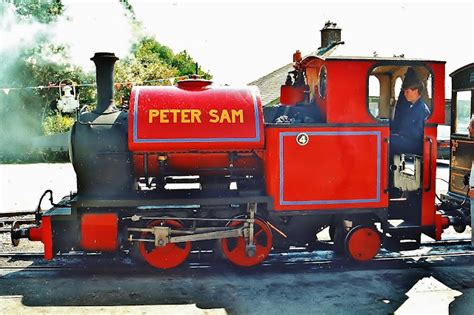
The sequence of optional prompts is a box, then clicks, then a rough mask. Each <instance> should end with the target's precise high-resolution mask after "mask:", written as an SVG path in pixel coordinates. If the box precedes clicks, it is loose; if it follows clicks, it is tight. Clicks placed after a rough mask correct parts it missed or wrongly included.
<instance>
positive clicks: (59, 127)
mask: <svg viewBox="0 0 474 315" xmlns="http://www.w3.org/2000/svg"><path fill="white" fill-rule="evenodd" d="M73 124H74V118H73V117H70V116H65V115H61V113H59V112H58V111H56V113H55V114H54V115H51V116H48V117H46V118H45V119H44V120H43V130H44V134H45V135H52V134H55V133H62V132H66V131H68V130H69V129H71V127H72V125H73Z"/></svg>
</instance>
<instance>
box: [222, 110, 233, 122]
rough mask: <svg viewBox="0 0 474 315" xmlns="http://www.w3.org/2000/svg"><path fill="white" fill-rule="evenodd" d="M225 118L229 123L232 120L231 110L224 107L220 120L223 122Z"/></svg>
mask: <svg viewBox="0 0 474 315" xmlns="http://www.w3.org/2000/svg"><path fill="white" fill-rule="evenodd" d="M224 120H225V121H226V122H228V123H230V122H232V121H231V119H230V115H229V112H228V111H227V109H224V110H223V111H222V114H221V120H220V121H219V122H220V123H221V124H222V123H223V122H224Z"/></svg>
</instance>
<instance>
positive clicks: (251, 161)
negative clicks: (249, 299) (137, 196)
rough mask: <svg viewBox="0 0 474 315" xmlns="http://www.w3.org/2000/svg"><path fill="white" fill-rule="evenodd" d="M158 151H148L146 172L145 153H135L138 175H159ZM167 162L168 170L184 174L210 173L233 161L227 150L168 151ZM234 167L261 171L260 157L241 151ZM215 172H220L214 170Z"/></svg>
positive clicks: (134, 163)
mask: <svg viewBox="0 0 474 315" xmlns="http://www.w3.org/2000/svg"><path fill="white" fill-rule="evenodd" d="M159 156H160V154H158V153H147V160H148V168H147V169H146V171H147V172H146V174H145V155H144V154H138V153H137V154H134V155H133V166H134V170H135V175H136V176H138V177H144V176H158V175H159V174H160V167H159V161H158V158H159ZM162 156H163V155H162ZM166 164H167V168H168V170H173V171H174V172H175V173H176V174H183V175H203V174H207V175H209V174H210V172H209V170H210V169H224V168H229V166H230V164H231V161H230V157H229V154H228V153H227V152H216V153H211V152H193V153H189V152H187V153H179V152H175V153H167V154H166ZM232 164H233V167H234V168H241V169H246V174H247V175H254V174H256V173H257V172H259V168H258V164H259V163H258V159H256V158H255V155H254V154H253V152H239V153H238V158H237V159H236V160H235V161H234V162H233V163H232ZM213 174H218V172H216V171H214V172H213Z"/></svg>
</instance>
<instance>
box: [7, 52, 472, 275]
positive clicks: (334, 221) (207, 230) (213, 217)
mask: <svg viewBox="0 0 474 315" xmlns="http://www.w3.org/2000/svg"><path fill="white" fill-rule="evenodd" d="M92 60H93V61H94V62H95V63H96V66H97V89H98V91H97V93H98V102H97V103H98V105H97V107H96V108H95V109H94V110H93V111H91V112H82V113H80V114H79V115H78V119H77V121H76V123H75V124H74V127H73V128H72V131H71V142H70V157H71V162H72V164H73V166H74V169H75V171H76V174H77V193H75V194H73V195H71V196H68V197H65V198H64V199H62V200H61V201H60V202H59V203H58V204H55V205H54V206H53V207H52V208H51V209H49V210H47V211H45V212H39V211H38V213H37V223H36V225H34V226H23V227H19V226H15V227H14V228H13V229H12V239H13V240H14V242H17V241H18V240H19V239H20V238H22V237H25V238H29V239H30V240H34V241H41V242H43V244H44V253H45V254H44V257H45V258H46V259H52V258H53V257H54V255H56V254H58V253H64V252H68V251H70V250H81V251H86V252H125V253H132V252H134V249H137V250H138V252H139V254H140V256H141V257H143V259H144V260H145V261H146V262H148V263H149V264H150V265H152V266H154V267H156V268H161V269H166V268H173V267H176V266H178V265H179V264H181V263H182V262H184V261H185V260H186V258H187V257H188V255H189V253H190V251H191V248H192V247H193V246H194V248H213V249H215V248H216V247H218V249H219V250H220V251H222V253H223V255H224V256H225V257H226V258H227V259H228V260H229V261H231V262H232V263H234V264H236V265H239V266H245V267H249V266H253V265H257V264H259V263H261V262H262V261H264V260H265V258H266V257H267V256H268V255H269V253H270V251H271V250H272V249H274V250H286V249H288V248H289V247H290V246H307V247H309V248H314V247H315V245H316V244H317V243H318V238H317V234H318V232H320V231H322V230H323V229H325V228H327V227H329V234H330V237H331V241H329V242H328V243H330V244H333V245H334V249H335V250H336V251H337V252H339V253H341V254H346V255H348V256H349V257H351V258H352V259H355V260H358V261H366V260H370V259H372V258H373V257H374V256H376V255H377V253H378V251H379V249H380V248H381V246H384V247H385V248H388V249H392V250H400V249H408V248H417V247H418V246H419V245H420V237H421V234H422V233H424V234H426V235H428V236H430V237H432V238H434V239H436V240H440V239H441V234H442V232H443V229H445V228H447V227H448V226H450V225H455V226H463V225H464V226H465V224H467V223H468V222H467V219H466V215H464V216H461V215H458V214H456V213H457V212H456V211H448V212H442V211H439V210H438V209H437V206H436V204H435V186H436V181H435V180H436V151H437V150H436V149H437V148H436V144H437V142H436V133H437V129H436V127H437V124H440V123H443V122H444V116H445V101H444V99H445V96H444V80H445V72H444V71H445V70H444V62H440V61H431V60H408V59H405V58H341V57H327V58H322V57H319V56H308V57H305V58H304V59H301V58H300V57H299V56H298V55H295V63H294V68H295V70H294V71H292V72H291V73H290V74H289V76H288V79H287V82H286V84H285V85H283V86H282V87H281V97H280V101H281V104H279V105H277V106H268V107H262V104H261V99H260V95H259V91H258V90H257V89H256V88H254V87H243V88H232V87H227V86H225V87H217V86H214V85H212V84H211V82H210V81H206V80H201V79H198V78H195V79H190V80H184V81H180V82H178V83H177V86H172V87H135V88H134V89H133V91H132V93H131V97H130V102H129V109H128V110H119V109H117V108H116V107H115V106H114V104H113V102H112V99H113V66H114V63H115V61H116V60H117V58H116V57H115V55H114V54H111V53H97V54H96V55H95V56H94V57H93V58H92ZM408 67H411V68H413V69H414V70H415V71H416V73H417V75H418V76H419V77H420V78H422V80H423V82H424V83H425V86H427V87H428V88H427V89H426V92H425V94H424V95H423V97H424V100H425V103H426V104H427V105H428V106H429V107H430V110H431V115H430V116H429V118H428V120H427V122H426V125H425V128H424V140H423V142H424V143H423V153H422V155H410V154H397V155H393V154H392V155H391V154H390V152H389V151H390V147H389V139H390V119H391V117H392V114H393V111H394V105H395V103H396V98H397V96H398V91H399V85H400V84H401V81H402V80H403V77H404V75H405V72H406V71H407V68H408ZM45 195H46V193H45ZM45 195H43V197H44V196H45ZM43 197H42V198H41V199H43ZM40 204H41V201H40ZM216 244H217V246H216Z"/></svg>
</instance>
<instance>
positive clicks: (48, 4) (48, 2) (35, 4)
mask: <svg viewBox="0 0 474 315" xmlns="http://www.w3.org/2000/svg"><path fill="white" fill-rule="evenodd" d="M13 4H14V5H15V7H16V13H17V14H18V15H19V16H21V17H22V18H24V19H28V20H32V19H35V20H36V21H38V22H40V23H45V24H48V23H50V22H53V21H55V20H56V19H57V17H58V16H60V15H61V14H62V13H63V12H64V5H63V3H62V1H61V0H14V1H13Z"/></svg>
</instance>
